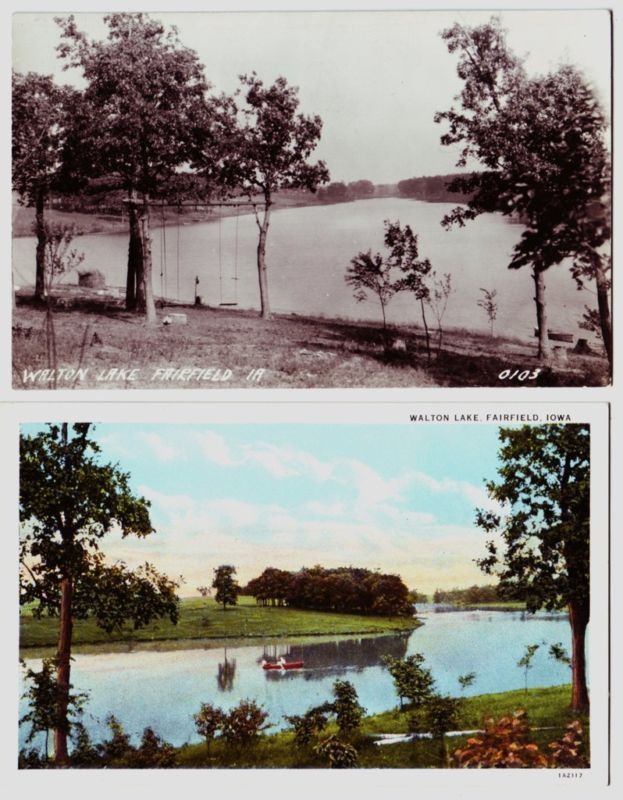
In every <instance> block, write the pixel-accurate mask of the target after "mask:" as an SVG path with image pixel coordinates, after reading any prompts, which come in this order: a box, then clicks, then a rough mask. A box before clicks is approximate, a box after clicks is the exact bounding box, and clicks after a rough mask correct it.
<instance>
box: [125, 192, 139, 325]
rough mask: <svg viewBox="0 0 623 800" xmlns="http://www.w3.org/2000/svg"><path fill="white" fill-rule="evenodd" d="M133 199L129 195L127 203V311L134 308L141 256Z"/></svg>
mask: <svg viewBox="0 0 623 800" xmlns="http://www.w3.org/2000/svg"><path fill="white" fill-rule="evenodd" d="M134 199H135V198H133V197H132V196H130V202H129V203H128V220H129V223H130V244H129V246H128V275H127V280H126V288H125V307H126V309H127V310H128V311H134V310H135V309H136V275H137V273H138V272H139V270H140V264H141V261H142V258H143V253H142V250H141V232H140V228H139V223H138V215H137V213H136V206H135V203H134Z"/></svg>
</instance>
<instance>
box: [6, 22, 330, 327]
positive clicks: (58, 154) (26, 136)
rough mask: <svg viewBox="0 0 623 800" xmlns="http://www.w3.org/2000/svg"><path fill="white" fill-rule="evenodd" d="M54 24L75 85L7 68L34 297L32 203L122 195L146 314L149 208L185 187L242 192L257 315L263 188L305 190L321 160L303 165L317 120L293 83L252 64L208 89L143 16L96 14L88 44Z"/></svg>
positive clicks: (130, 305)
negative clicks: (250, 215)
mask: <svg viewBox="0 0 623 800" xmlns="http://www.w3.org/2000/svg"><path fill="white" fill-rule="evenodd" d="M56 21H57V23H58V24H59V27H60V30H61V41H60V44H59V46H58V48H57V50H58V54H59V57H60V58H61V59H62V60H63V61H64V62H65V67H66V68H69V67H75V68H78V69H79V70H80V71H81V73H82V77H83V79H84V81H85V83H86V86H85V88H84V90H82V91H78V90H74V89H70V88H69V87H59V86H57V85H56V84H54V82H53V81H52V79H51V78H50V77H47V76H40V75H35V74H33V73H30V74H28V75H26V76H24V75H19V74H14V76H13V188H14V190H16V191H17V192H18V194H19V197H20V199H21V201H22V202H24V203H26V204H27V205H32V206H34V207H35V210H36V233H37V237H38V247H37V286H36V295H37V297H38V298H39V299H41V298H42V297H43V294H44V285H43V274H44V255H43V253H44V246H45V237H44V210H45V202H46V199H47V198H48V196H49V193H50V191H51V189H52V188H54V189H55V190H56V191H57V192H63V191H66V192H74V193H75V192H77V191H79V190H80V191H86V190H88V191H94V190H96V189H98V190H100V191H103V190H108V191H110V190H116V191H118V190H122V191H123V193H124V194H125V204H126V205H127V210H128V220H129V235H130V236H129V247H128V269H127V281H126V308H127V309H128V310H135V311H137V312H138V313H140V314H142V315H144V317H145V319H146V321H147V322H154V321H155V319H156V313H155V302H154V295H153V280H152V254H151V234H150V205H151V204H152V203H153V202H154V201H156V202H159V203H163V202H168V201H169V200H171V199H174V201H175V203H179V202H181V200H182V199H183V197H184V194H185V193H190V195H192V199H193V200H195V201H197V200H198V199H199V200H202V201H203V202H206V203H209V202H210V201H213V200H214V199H215V198H216V199H217V200H219V199H221V200H222V199H223V198H227V197H232V196H233V197H235V198H238V199H240V198H241V196H242V198H244V197H246V198H247V199H248V201H249V203H250V204H253V209H254V211H255V215H256V220H257V224H258V230H259V233H258V247H257V266H258V278H259V287H260V301H261V313H262V316H263V317H269V316H270V304H269V297H268V277H267V265H266V237H267V234H268V228H269V225H270V211H271V206H272V205H273V202H274V194H275V192H277V191H278V190H287V189H306V190H310V191H315V189H316V188H317V186H318V185H320V184H322V183H325V182H326V181H328V179H329V173H328V170H327V168H326V166H325V164H324V163H323V162H322V161H319V162H317V163H315V164H314V163H311V162H310V161H309V158H310V155H311V153H312V152H313V150H314V149H315V147H316V145H317V143H318V141H319V139H320V133H321V129H322V121H321V119H320V117H318V116H306V115H303V114H301V113H298V106H299V99H298V89H297V88H296V87H291V86H289V85H288V83H287V81H286V79H285V78H283V77H279V78H277V79H276V80H275V81H274V83H273V84H272V85H270V86H264V84H263V83H262V81H261V80H260V79H259V77H258V76H257V75H256V74H255V73H254V72H252V73H250V74H248V75H242V76H240V79H241V89H240V91H239V92H237V93H236V95H235V96H234V97H228V96H226V95H216V94H211V93H210V90H211V88H212V87H211V85H210V84H209V82H208V80H207V79H206V77H205V74H204V67H203V65H202V64H201V63H200V62H199V59H198V56H197V54H196V52H195V51H194V50H191V49H190V48H187V47H185V46H184V45H183V44H182V43H181V42H180V40H179V38H178V36H177V31H176V29H175V28H171V29H170V30H166V29H165V27H164V26H163V25H162V24H161V23H160V22H158V21H157V20H154V19H152V18H151V17H150V16H149V15H148V14H144V13H140V12H139V13H114V14H108V15H106V16H105V17H104V22H105V23H106V25H107V26H108V37H107V39H106V40H104V41H96V40H93V41H91V40H90V39H89V38H88V37H87V36H86V35H85V34H84V33H83V32H81V31H80V30H79V29H78V27H77V24H76V21H75V18H74V17H73V15H70V16H68V17H65V18H60V17H59V18H57V20H56ZM240 95H242V97H243V102H242V103H240V101H239V96H240ZM191 169H192V173H189V172H188V170H191ZM189 174H192V176H193V177H192V179H191V180H185V176H187V175H189Z"/></svg>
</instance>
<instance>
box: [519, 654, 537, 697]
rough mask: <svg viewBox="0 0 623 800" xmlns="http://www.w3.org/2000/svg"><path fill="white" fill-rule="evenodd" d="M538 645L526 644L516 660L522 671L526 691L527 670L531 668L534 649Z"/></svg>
mask: <svg viewBox="0 0 623 800" xmlns="http://www.w3.org/2000/svg"><path fill="white" fill-rule="evenodd" d="M539 647H540V645H538V644H527V645H526V647H525V649H524V654H523V655H522V657H521V658H520V659H519V661H518V662H517V666H518V667H520V669H523V671H524V681H525V689H526V692H527V691H528V672H529V670H531V669H532V661H533V659H534V656H535V655H536V651H537V650H538V649H539Z"/></svg>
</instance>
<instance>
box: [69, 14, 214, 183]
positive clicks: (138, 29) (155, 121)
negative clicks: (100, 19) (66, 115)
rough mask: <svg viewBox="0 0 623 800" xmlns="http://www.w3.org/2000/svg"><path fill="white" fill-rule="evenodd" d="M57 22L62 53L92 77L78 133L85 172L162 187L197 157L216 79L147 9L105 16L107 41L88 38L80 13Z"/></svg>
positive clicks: (174, 34)
mask: <svg viewBox="0 0 623 800" xmlns="http://www.w3.org/2000/svg"><path fill="white" fill-rule="evenodd" d="M56 21H57V23H58V24H59V26H60V28H61V31H62V34H61V35H62V41H61V44H60V45H59V46H58V53H59V57H60V58H63V59H65V61H66V68H68V67H77V68H79V69H81V70H82V72H83V75H84V78H85V80H86V82H87V86H86V89H85V91H84V105H83V113H82V115H81V118H80V121H79V123H80V124H79V128H80V130H79V132H78V133H77V138H78V140H79V147H78V149H79V151H80V153H81V154H82V155H83V157H84V158H85V163H84V164H83V165H82V166H83V170H84V172H85V173H86V174H87V175H89V176H90V177H91V178H92V177H95V176H97V175H109V176H113V175H114V176H117V177H118V178H119V179H120V180H121V181H122V183H123V185H124V187H125V188H127V189H137V190H139V191H141V192H145V193H148V192H150V191H152V192H153V191H157V190H158V189H161V188H162V185H163V183H166V181H167V180H169V179H171V178H172V177H173V176H174V174H175V170H176V169H177V168H178V167H181V166H182V165H183V164H185V163H186V162H187V161H188V160H189V159H190V158H191V156H192V152H193V143H194V141H195V137H196V136H197V135H198V134H199V128H200V126H201V125H202V124H203V123H204V122H205V114H206V102H205V93H206V91H207V90H208V88H209V84H208V83H207V81H206V79H205V77H204V72H203V65H202V64H201V63H200V62H199V60H198V57H197V54H196V53H195V52H194V51H193V50H191V49H189V48H187V47H185V46H183V45H182V44H181V43H180V41H179V39H178V37H177V30H176V29H175V28H171V29H170V30H168V31H166V30H165V28H164V26H163V25H162V24H161V23H160V22H157V21H156V20H153V19H151V18H150V17H149V15H147V14H143V13H118V14H109V15H107V16H105V17H104V22H105V23H106V24H107V25H108V38H107V40H105V41H90V40H89V39H87V37H86V35H85V34H84V33H82V32H80V31H79V30H78V28H77V26H76V21H75V19H74V17H73V16H69V17H66V18H57V20H56Z"/></svg>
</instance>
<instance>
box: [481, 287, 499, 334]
mask: <svg viewBox="0 0 623 800" xmlns="http://www.w3.org/2000/svg"><path fill="white" fill-rule="evenodd" d="M480 291H481V292H482V293H483V297H481V298H480V300H478V302H477V304H476V305H478V306H479V307H480V308H482V310H483V311H484V312H485V314H486V315H487V319H488V320H489V326H490V331H491V336H492V337H493V323H494V322H495V320H496V317H497V315H498V303H497V300H496V299H495V298H496V297H497V294H498V293H497V290H496V289H481V290H480Z"/></svg>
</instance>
